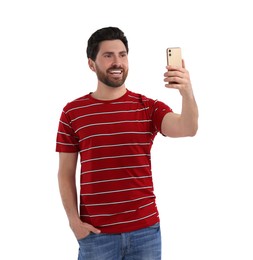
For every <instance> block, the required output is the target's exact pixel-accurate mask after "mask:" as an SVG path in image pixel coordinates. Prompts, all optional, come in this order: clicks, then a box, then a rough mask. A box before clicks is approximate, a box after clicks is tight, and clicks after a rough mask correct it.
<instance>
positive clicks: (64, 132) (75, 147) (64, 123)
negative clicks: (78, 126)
mask: <svg viewBox="0 0 253 260" xmlns="http://www.w3.org/2000/svg"><path fill="white" fill-rule="evenodd" d="M78 151H79V143H78V138H77V136H76V135H75V132H74V130H73V129H72V127H71V123H70V119H69V118H68V116H67V115H66V113H65V111H64V110H63V111H62V113H61V116H60V121H59V126H58V132H57V137H56V152H69V153H71V152H78Z"/></svg>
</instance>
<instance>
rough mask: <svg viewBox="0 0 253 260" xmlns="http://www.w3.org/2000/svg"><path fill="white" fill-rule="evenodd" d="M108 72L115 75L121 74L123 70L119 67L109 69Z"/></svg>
mask: <svg viewBox="0 0 253 260" xmlns="http://www.w3.org/2000/svg"><path fill="white" fill-rule="evenodd" d="M108 72H109V73H110V74H112V75H116V76H117V75H121V74H122V72H123V70H121V69H110V70H109V71H108Z"/></svg>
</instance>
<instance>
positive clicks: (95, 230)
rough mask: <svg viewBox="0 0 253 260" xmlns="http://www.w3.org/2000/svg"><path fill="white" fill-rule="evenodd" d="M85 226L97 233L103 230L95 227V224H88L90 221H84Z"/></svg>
mask: <svg viewBox="0 0 253 260" xmlns="http://www.w3.org/2000/svg"><path fill="white" fill-rule="evenodd" d="M83 225H84V227H85V228H86V229H87V230H89V231H90V232H92V233H95V234H99V233H101V230H99V229H97V228H95V227H94V226H92V225H90V224H88V223H83Z"/></svg>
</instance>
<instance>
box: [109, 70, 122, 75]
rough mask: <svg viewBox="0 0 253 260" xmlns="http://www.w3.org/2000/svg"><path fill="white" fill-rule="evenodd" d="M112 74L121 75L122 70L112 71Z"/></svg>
mask: <svg viewBox="0 0 253 260" xmlns="http://www.w3.org/2000/svg"><path fill="white" fill-rule="evenodd" d="M110 72H111V73H113V74H120V73H121V70H111V71H110Z"/></svg>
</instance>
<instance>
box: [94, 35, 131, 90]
mask: <svg viewBox="0 0 253 260" xmlns="http://www.w3.org/2000/svg"><path fill="white" fill-rule="evenodd" d="M99 47H100V48H99V52H98V54H97V57H96V60H95V63H94V66H95V72H96V74H97V78H98V80H99V81H101V82H102V83H104V84H105V85H107V86H109V87H113V88H117V87H120V86H122V85H123V84H124V82H125V80H126V78H127V74H128V56H127V51H126V48H125V45H124V44H123V42H122V41H121V40H110V41H103V42H101V43H100V46H99Z"/></svg>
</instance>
